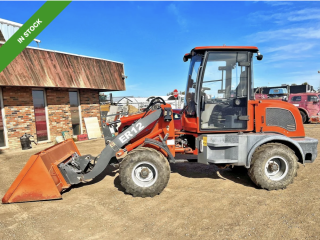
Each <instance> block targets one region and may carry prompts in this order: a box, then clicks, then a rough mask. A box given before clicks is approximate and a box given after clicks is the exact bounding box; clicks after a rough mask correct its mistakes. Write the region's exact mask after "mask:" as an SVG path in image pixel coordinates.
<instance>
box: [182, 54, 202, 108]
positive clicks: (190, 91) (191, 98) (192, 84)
mask: <svg viewBox="0 0 320 240" xmlns="http://www.w3.org/2000/svg"><path fill="white" fill-rule="evenodd" d="M201 61H202V55H196V56H194V57H192V60H191V63H190V68H189V73H188V81H187V87H186V92H185V99H184V105H185V106H187V105H189V103H190V102H194V103H195V102H196V99H195V96H196V94H195V93H196V85H197V84H196V82H197V75H198V71H199V67H200V65H201Z"/></svg>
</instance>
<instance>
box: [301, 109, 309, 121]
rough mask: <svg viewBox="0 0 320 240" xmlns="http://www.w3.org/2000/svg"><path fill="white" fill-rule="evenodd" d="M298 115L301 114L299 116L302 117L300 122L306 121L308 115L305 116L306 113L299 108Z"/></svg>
mask: <svg viewBox="0 0 320 240" xmlns="http://www.w3.org/2000/svg"><path fill="white" fill-rule="evenodd" d="M300 115H301V118H302V122H303V123H307V122H308V121H307V120H308V116H307V114H306V113H305V112H304V111H302V110H300Z"/></svg>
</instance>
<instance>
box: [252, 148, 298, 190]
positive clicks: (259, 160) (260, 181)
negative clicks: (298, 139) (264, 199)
mask: <svg viewBox="0 0 320 240" xmlns="http://www.w3.org/2000/svg"><path fill="white" fill-rule="evenodd" d="M276 156H278V157H281V158H282V160H280V161H282V162H281V163H282V164H280V165H278V166H286V169H287V172H284V173H283V174H282V176H281V175H280V176H279V177H278V178H279V180H275V179H272V178H275V177H273V176H272V178H271V177H270V175H269V176H268V175H267V173H269V169H267V170H265V169H266V166H267V162H268V161H269V160H270V159H272V158H273V157H276ZM274 159H275V160H279V158H274ZM284 161H286V163H287V165H285V163H284ZM268 166H270V165H268ZM297 168H298V158H297V156H296V155H295V153H294V151H292V149H290V148H289V147H287V146H286V145H283V144H281V143H267V144H264V145H262V146H260V147H259V148H258V149H257V150H256V151H255V152H254V154H253V156H252V160H251V167H250V168H249V170H248V175H249V177H250V178H251V180H252V181H253V182H254V183H255V184H256V185H257V186H258V187H261V188H264V189H267V190H277V189H284V188H286V187H287V186H288V185H289V184H291V183H292V182H293V179H294V177H295V176H296V175H297ZM266 171H267V173H266ZM279 174H281V172H280V173H279ZM281 177H282V178H281Z"/></svg>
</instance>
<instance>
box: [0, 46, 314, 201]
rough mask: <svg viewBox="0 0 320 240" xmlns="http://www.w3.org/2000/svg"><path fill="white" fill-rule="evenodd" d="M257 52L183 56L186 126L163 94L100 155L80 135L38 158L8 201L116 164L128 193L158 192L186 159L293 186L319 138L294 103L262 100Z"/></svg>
mask: <svg viewBox="0 0 320 240" xmlns="http://www.w3.org/2000/svg"><path fill="white" fill-rule="evenodd" d="M255 57H256V58H257V60H262V58H263V56H262V55H261V54H260V52H259V50H258V48H257V47H241V46H239V47H237V46H209V47H196V48H193V49H192V50H191V52H189V53H187V54H185V55H184V56H183V60H184V61H185V62H187V61H190V67H189V72H188V78H187V86H186V91H185V107H184V108H183V109H182V110H181V115H182V116H181V121H182V129H180V130H176V129H175V128H174V121H173V118H172V116H173V111H172V108H171V106H170V105H169V104H167V103H166V102H165V101H164V100H163V99H161V98H155V99H153V100H152V101H151V102H150V104H149V106H148V107H147V108H146V109H145V110H144V112H142V113H138V114H135V115H131V116H127V117H122V118H120V119H118V120H117V121H114V122H111V123H106V124H103V126H102V129H103V134H104V139H105V144H106V146H105V148H104V149H103V150H102V152H101V153H100V155H98V156H96V157H94V156H91V155H81V154H80V152H79V150H78V148H77V146H76V145H75V143H74V142H73V141H72V140H66V141H64V142H62V143H59V144H57V145H55V146H53V147H51V148H48V149H46V150H44V151H41V152H39V153H37V154H35V155H33V156H31V158H30V159H29V161H28V162H27V163H26V165H25V167H24V168H23V169H22V171H21V172H20V174H19V175H18V177H17V178H16V180H15V181H14V182H13V184H12V186H11V187H10V188H9V190H8V191H7V193H6V194H5V196H4V197H3V199H2V202H3V203H13V202H26V201H39V200H49V199H60V198H62V196H61V194H62V193H63V192H64V191H65V190H67V189H68V188H70V187H71V188H72V186H73V185H76V184H79V183H86V182H90V181H92V180H93V179H95V178H96V177H97V176H98V175H100V174H101V173H102V172H103V170H104V169H105V168H106V167H107V166H108V165H109V164H115V163H116V164H117V165H119V178H120V180H121V185H122V186H123V187H124V189H125V191H126V192H127V193H129V194H132V195H133V196H136V197H153V196H155V195H157V194H160V193H161V192H162V191H163V189H164V188H165V187H166V185H167V183H168V181H169V177H170V163H176V162H178V161H177V160H178V159H186V160H190V161H191V160H193V161H194V160H195V159H196V161H197V162H198V163H202V164H215V165H217V166H218V167H220V168H224V167H239V166H242V167H245V168H247V169H248V174H249V176H250V178H251V180H252V181H253V182H254V183H255V184H256V185H257V186H258V187H260V188H263V189H267V190H277V189H284V188H286V187H287V186H288V185H289V184H290V183H292V182H293V178H294V177H295V176H296V174H297V167H298V163H299V162H300V163H302V164H305V163H312V162H313V161H314V160H315V159H316V157H317V144H318V140H316V139H313V138H309V137H305V132H304V127H303V123H302V119H301V116H300V113H299V110H298V109H297V108H296V107H295V106H293V105H292V104H290V103H287V102H284V101H277V100H267V99H266V100H261V99H259V100H255V94H254V90H253V86H254V85H253V62H254V61H255V60H254V59H255ZM119 123H121V125H120V127H119V129H118V130H119V133H118V135H115V134H114V126H115V125H116V124H119ZM176 159H177V160H176Z"/></svg>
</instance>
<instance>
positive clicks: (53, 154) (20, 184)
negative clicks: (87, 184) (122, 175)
mask: <svg viewBox="0 0 320 240" xmlns="http://www.w3.org/2000/svg"><path fill="white" fill-rule="evenodd" d="M74 153H77V154H78V155H79V156H80V152H79V150H78V148H77V146H76V144H75V143H74V142H73V140H72V139H68V140H66V141H64V142H61V143H59V144H57V145H54V146H52V147H50V148H47V149H45V150H43V151H41V152H39V153H37V154H35V155H32V156H31V157H30V159H29V161H28V162H27V163H26V165H25V166H24V168H23V169H22V171H21V172H20V173H19V175H18V177H17V178H16V180H15V181H14V182H13V183H12V185H11V187H10V188H9V190H8V191H7V192H6V194H5V195H4V197H3V199H2V203H14V202H28V201H39V200H50V199H61V198H62V197H61V192H62V191H63V190H65V189H67V188H69V187H70V186H71V185H70V184H68V183H67V182H66V180H65V179H64V177H63V176H62V174H61V172H60V171H59V168H58V164H60V163H62V162H64V161H66V160H68V159H70V157H71V156H72V155H73V154H74Z"/></svg>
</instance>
